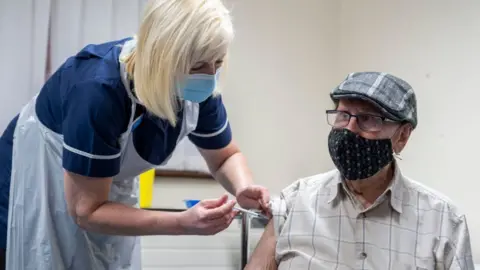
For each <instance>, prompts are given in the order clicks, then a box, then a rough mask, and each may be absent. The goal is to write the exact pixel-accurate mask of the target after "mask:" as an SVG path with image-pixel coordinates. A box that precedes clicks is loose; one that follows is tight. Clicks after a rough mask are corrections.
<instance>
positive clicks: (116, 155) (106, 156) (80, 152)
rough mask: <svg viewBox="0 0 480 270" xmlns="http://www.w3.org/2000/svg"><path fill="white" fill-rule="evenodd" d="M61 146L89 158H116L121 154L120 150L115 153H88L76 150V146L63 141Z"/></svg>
mask: <svg viewBox="0 0 480 270" xmlns="http://www.w3.org/2000/svg"><path fill="white" fill-rule="evenodd" d="M63 147H64V148H65V149H67V150H68V151H70V152H72V153H75V154H77V155H80V156H84V157H86V158H90V159H102V160H109V159H116V158H119V157H120V155H121V154H122V152H119V153H118V154H115V155H94V154H90V153H87V152H84V151H82V150H78V149H76V148H73V147H71V146H69V145H67V144H66V143H65V142H64V143H63Z"/></svg>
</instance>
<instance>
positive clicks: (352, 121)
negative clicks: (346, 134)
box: [345, 117, 360, 133]
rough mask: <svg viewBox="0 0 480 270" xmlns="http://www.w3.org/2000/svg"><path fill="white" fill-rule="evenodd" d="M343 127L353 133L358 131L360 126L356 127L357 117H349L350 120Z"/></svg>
mask: <svg viewBox="0 0 480 270" xmlns="http://www.w3.org/2000/svg"><path fill="white" fill-rule="evenodd" d="M345 128H346V129H348V130H350V131H351V132H353V133H358V132H360V128H359V127H358V120H357V118H356V117H350V121H349V122H348V125H347V126H346V127H345Z"/></svg>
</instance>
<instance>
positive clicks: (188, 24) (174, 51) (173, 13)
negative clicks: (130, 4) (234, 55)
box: [125, 0, 233, 126]
mask: <svg viewBox="0 0 480 270" xmlns="http://www.w3.org/2000/svg"><path fill="white" fill-rule="evenodd" d="M135 38H136V39H137V44H136V47H135V49H134V50H133V51H132V52H131V53H130V55H128V56H127V57H126V59H125V63H126V69H127V72H128V74H129V75H130V76H132V75H133V76H132V77H133V80H134V82H135V94H136V95H137V98H138V99H139V100H140V102H141V103H142V105H143V106H145V108H146V109H147V110H148V111H150V112H151V113H153V114H155V115H156V116H158V117H161V118H163V119H167V120H168V121H169V122H170V124H171V125H172V126H175V125H176V123H177V115H176V113H177V111H178V102H177V96H178V89H177V88H178V85H179V83H181V82H182V81H183V80H185V77H186V76H187V75H188V74H189V72H190V69H191V68H192V66H193V65H195V64H196V63H198V62H207V63H212V62H213V61H216V60H218V59H220V58H221V57H223V56H224V55H226V53H227V49H228V46H229V45H230V42H231V41H232V39H233V26H232V22H231V18H230V14H229V11H228V10H227V9H226V8H225V6H224V5H223V3H222V2H221V0H151V1H149V2H148V4H147V6H146V9H145V13H144V16H143V20H142V22H141V25H140V29H139V31H138V33H137V36H136V37H135ZM222 69H223V68H222Z"/></svg>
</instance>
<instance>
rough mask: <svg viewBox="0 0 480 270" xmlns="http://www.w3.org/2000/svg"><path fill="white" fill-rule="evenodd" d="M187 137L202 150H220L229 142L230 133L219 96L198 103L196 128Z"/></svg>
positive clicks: (230, 138)
mask: <svg viewBox="0 0 480 270" xmlns="http://www.w3.org/2000/svg"><path fill="white" fill-rule="evenodd" d="M188 137H189V139H190V141H192V142H193V143H194V144H195V145H196V146H198V147H200V148H203V149H220V148H223V147H225V146H227V145H228V144H229V143H230V142H231V140H232V131H231V129H230V124H229V122H228V118H227V111H226V109H225V107H224V105H223V102H222V97H221V96H220V95H217V96H211V97H209V98H208V99H207V100H205V101H204V102H202V103H200V109H199V116H198V122H197V127H196V129H195V131H193V132H191V133H190V134H189V135H188Z"/></svg>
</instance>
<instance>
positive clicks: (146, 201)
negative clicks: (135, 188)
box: [139, 169, 155, 208]
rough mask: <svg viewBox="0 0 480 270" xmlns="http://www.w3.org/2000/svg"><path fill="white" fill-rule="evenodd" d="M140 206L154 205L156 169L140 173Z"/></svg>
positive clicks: (148, 206)
mask: <svg viewBox="0 0 480 270" xmlns="http://www.w3.org/2000/svg"><path fill="white" fill-rule="evenodd" d="M139 181H140V183H139V184H140V195H139V196H140V208H150V207H151V206H152V197H153V182H154V181H155V169H151V170H149V171H146V172H144V173H142V174H141V175H140V180H139Z"/></svg>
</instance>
